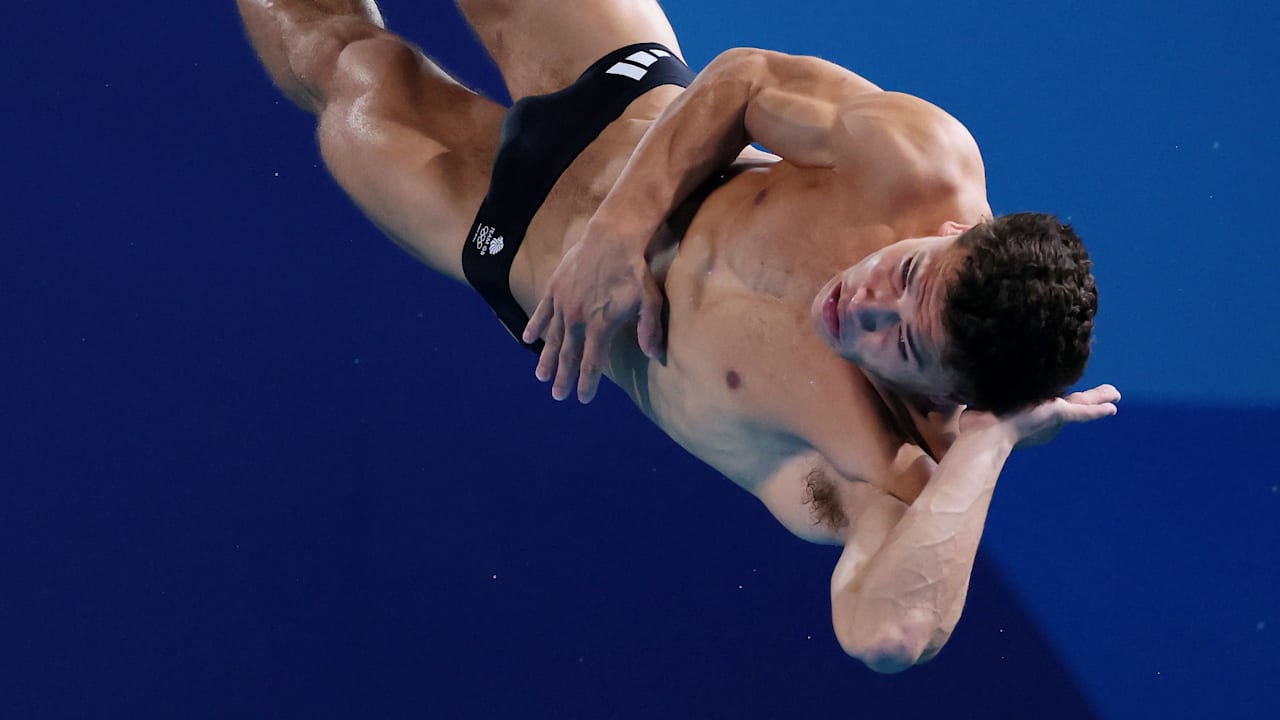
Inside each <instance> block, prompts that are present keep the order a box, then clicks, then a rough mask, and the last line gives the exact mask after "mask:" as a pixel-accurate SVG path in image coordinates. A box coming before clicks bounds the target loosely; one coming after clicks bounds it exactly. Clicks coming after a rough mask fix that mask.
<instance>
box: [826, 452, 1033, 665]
mask: <svg viewBox="0 0 1280 720" xmlns="http://www.w3.org/2000/svg"><path fill="white" fill-rule="evenodd" d="M1013 445H1014V441H1013V439H1011V438H1010V437H1008V435H1007V433H1004V432H1003V429H1002V428H991V429H989V430H986V431H983V432H975V433H972V434H967V435H966V434H963V433H962V434H961V435H960V437H958V438H957V439H956V442H955V443H954V444H953V445H952V447H951V448H950V450H949V451H948V452H947V454H946V456H945V457H944V458H943V460H942V462H941V463H940V464H939V465H938V467H937V469H936V470H935V471H934V475H933V477H932V478H931V479H930V480H929V483H928V485H927V486H926V487H925V489H924V491H923V492H922V493H921V494H920V496H919V497H918V498H917V499H916V501H915V502H914V503H912V505H911V506H910V507H909V508H908V509H907V510H906V512H905V513H904V514H903V516H902V518H901V520H900V521H899V522H898V523H897V524H896V525H895V526H894V528H893V529H892V530H891V531H890V532H889V534H888V537H887V538H886V540H885V542H884V544H883V545H882V546H881V548H880V549H879V550H878V551H877V552H876V553H875V554H874V555H872V556H871V557H870V558H869V559H868V560H867V564H866V566H865V568H862V569H861V571H860V572H858V573H857V574H856V576H853V577H851V578H849V579H848V582H847V584H846V585H845V586H844V587H839V588H833V592H832V602H833V605H834V606H835V607H834V608H833V610H834V617H836V618H837V619H838V620H837V622H838V623H843V624H844V627H837V628H836V632H837V634H838V635H840V636H841V638H842V644H844V645H845V646H846V649H849V648H854V649H856V650H858V651H859V654H865V655H869V656H874V657H876V658H879V659H880V661H882V662H884V663H886V664H887V667H888V669H889V670H890V671H892V670H898V669H903V668H904V667H907V666H910V665H911V664H914V663H915V662H919V661H921V660H927V659H929V658H931V657H932V656H933V655H934V654H935V653H936V652H937V651H938V649H940V648H941V647H942V645H943V644H944V643H945V642H946V640H947V638H948V637H950V635H951V631H952V630H954V629H955V625H956V623H957V622H958V621H959V619H960V613H961V610H962V609H963V607H964V599H965V596H966V594H967V592H968V587H969V577H970V574H971V572H972V570H973V562H974V558H975V556H976V555H977V551H978V543H979V541H980V540H981V538H982V531H983V527H984V525H985V524H986V518H987V510H988V508H989V507H990V505H991V497H992V494H993V492H994V490H995V486H996V480H997V478H998V477H999V475H1000V471H1001V469H1002V468H1003V467H1004V463H1005V461H1006V460H1007V459H1008V457H1009V454H1010V452H1011V451H1012V450H1013ZM864 659H866V658H864ZM877 669H881V668H877Z"/></svg>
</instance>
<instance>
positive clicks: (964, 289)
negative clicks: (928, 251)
mask: <svg viewBox="0 0 1280 720" xmlns="http://www.w3.org/2000/svg"><path fill="white" fill-rule="evenodd" d="M956 248H957V250H958V251H961V252H963V253H964V259H963V261H962V263H961V264H960V269H959V271H958V274H957V276H956V277H955V278H954V280H953V282H952V284H951V287H950V288H949V290H948V295H947V298H946V311H945V314H944V316H943V328H944V330H945V332H946V334H947V337H948V340H949V342H948V346H947V349H946V351H945V352H944V353H943V356H942V362H943V363H944V364H945V365H946V366H947V367H949V368H950V369H951V370H952V372H953V373H955V375H956V377H957V380H958V382H959V388H958V392H959V394H960V396H961V397H962V398H963V400H964V401H965V402H967V403H968V404H969V407H971V408H974V409H976V410H986V411H990V412H994V413H997V414H1001V413H1006V412H1009V411H1011V410H1016V409H1019V408H1023V407H1026V406H1027V405H1030V404H1032V403H1035V402H1039V401H1041V400H1045V399H1048V398H1051V397H1055V396H1057V395H1060V394H1061V393H1062V392H1063V391H1064V390H1066V389H1067V388H1068V387H1070V385H1071V384H1072V383H1074V382H1075V381H1077V380H1079V379H1080V376H1081V375H1083V374H1084V367H1085V364H1086V363H1087V362H1088V361H1089V346H1090V343H1091V338H1092V335H1093V316H1094V314H1095V313H1096V312H1097V311H1098V289H1097V286H1096V285H1095V284H1094V279H1093V273H1092V272H1091V271H1090V268H1091V267H1092V265H1093V263H1092V262H1091V261H1090V260H1089V254H1088V253H1087V252H1085V249H1084V245H1083V244H1082V243H1081V242H1080V238H1079V237H1078V236H1077V235H1076V233H1075V231H1074V230H1072V229H1071V226H1070V225H1066V224H1063V223H1062V222H1061V221H1060V220H1058V218H1056V217H1054V216H1053V215H1046V214H1043V213H1015V214H1012V215H1004V216H1001V217H999V218H996V219H995V220H989V221H986V222H983V223H981V224H979V225H976V226H974V227H973V228H971V229H969V230H968V231H966V232H965V233H964V234H963V235H961V236H960V238H959V239H958V240H957V241H956Z"/></svg>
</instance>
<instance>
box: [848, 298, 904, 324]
mask: <svg viewBox="0 0 1280 720" xmlns="http://www.w3.org/2000/svg"><path fill="white" fill-rule="evenodd" d="M853 313H854V319H855V320H857V322H858V326H859V327H861V328H862V330H863V331H864V332H875V331H877V330H880V329H882V328H885V327H888V326H890V325H892V324H894V323H896V322H898V311H897V310H896V309H895V308H893V307H892V306H888V305H885V304H883V303H880V302H876V301H874V300H871V301H866V302H860V303H857V304H855V305H854V308H853Z"/></svg>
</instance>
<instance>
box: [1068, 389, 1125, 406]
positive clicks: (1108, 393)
mask: <svg viewBox="0 0 1280 720" xmlns="http://www.w3.org/2000/svg"><path fill="white" fill-rule="evenodd" d="M1066 400H1067V402H1069V403H1072V404H1073V405H1098V404H1101V403H1116V402H1119V401H1120V391H1119V390H1117V389H1116V387H1115V386H1114V385H1099V386H1098V387H1096V388H1093V389H1092V390H1084V391H1082V392H1077V393H1071V394H1070V395H1068V396H1067V397H1066Z"/></svg>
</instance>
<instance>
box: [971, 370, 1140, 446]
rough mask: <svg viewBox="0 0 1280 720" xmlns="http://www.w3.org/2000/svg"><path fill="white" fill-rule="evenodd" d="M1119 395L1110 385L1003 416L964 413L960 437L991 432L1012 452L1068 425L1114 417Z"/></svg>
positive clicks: (1047, 439)
mask: <svg viewBox="0 0 1280 720" xmlns="http://www.w3.org/2000/svg"><path fill="white" fill-rule="evenodd" d="M1118 402H1120V391H1119V390H1117V389H1116V388H1115V386H1113V385H1099V386H1098V387H1095V388H1093V389H1092V390H1085V391H1083V392H1078V393H1072V394H1070V395H1068V396H1066V397H1065V398H1053V399H1052V400H1045V401H1044V402H1041V403H1038V404H1036V405H1033V406H1031V407H1029V408H1026V409H1025V410H1019V411H1016V412H1013V413H1009V414H1006V415H1001V416H996V415H993V414H991V413H988V412H979V411H975V410H966V411H965V412H964V414H962V415H961V416H960V433H961V434H962V435H963V434H965V433H970V432H978V431H984V430H995V431H998V432H1003V433H1005V434H1006V436H1007V437H1008V438H1009V439H1010V440H1011V441H1012V442H1013V444H1014V447H1015V449H1016V448H1025V447H1032V446H1034V445H1042V444H1044V443H1047V442H1049V441H1050V440H1052V439H1053V438H1054V437H1055V436H1057V434H1058V431H1060V430H1061V429H1062V428H1063V427H1064V426H1066V425H1067V424H1068V423H1085V422H1090V421H1093V420H1097V419H1099V418H1104V417H1107V416H1108V415H1115V414H1116V403H1118Z"/></svg>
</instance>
